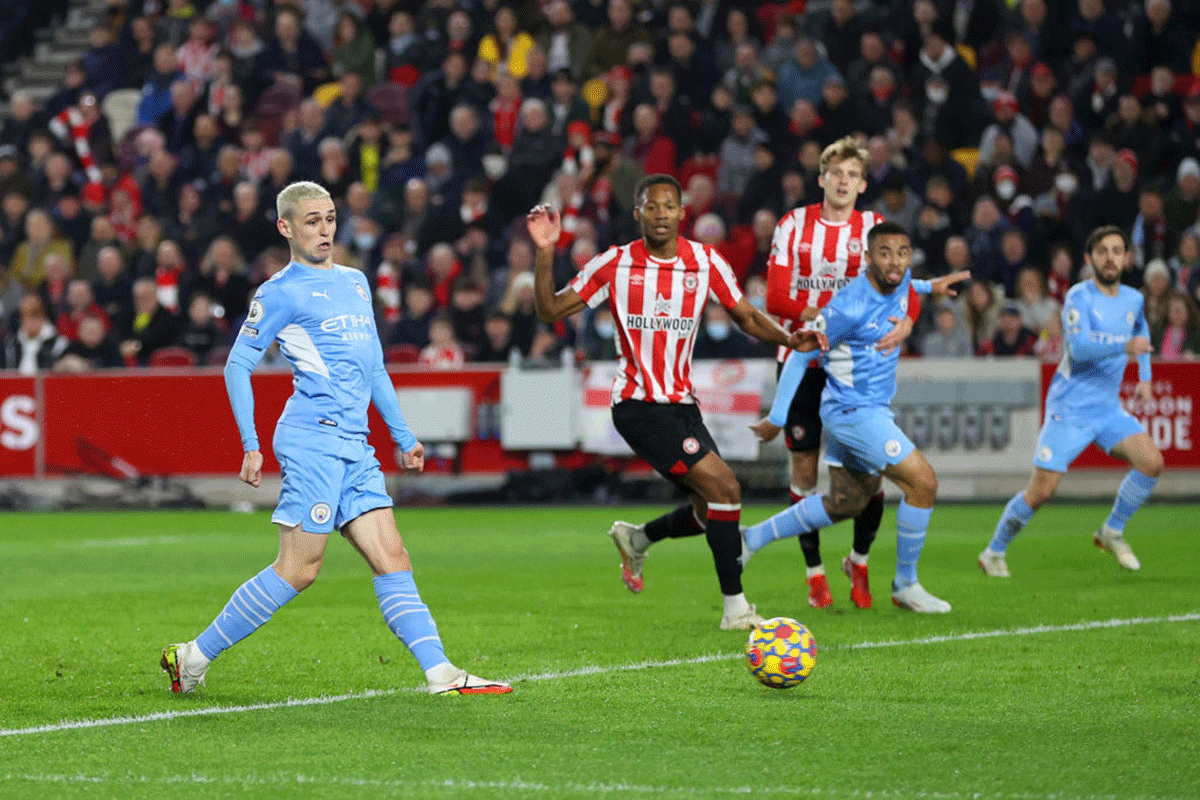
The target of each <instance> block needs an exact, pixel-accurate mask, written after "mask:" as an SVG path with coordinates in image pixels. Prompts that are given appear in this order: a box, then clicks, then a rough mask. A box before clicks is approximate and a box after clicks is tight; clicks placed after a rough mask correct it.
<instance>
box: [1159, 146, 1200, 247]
mask: <svg viewBox="0 0 1200 800" xmlns="http://www.w3.org/2000/svg"><path fill="white" fill-rule="evenodd" d="M1165 213H1166V216H1167V224H1168V225H1169V226H1170V227H1171V228H1172V229H1174V230H1176V231H1184V230H1187V229H1188V228H1189V227H1191V226H1192V225H1195V224H1196V219H1197V217H1198V216H1200V162H1197V161H1196V159H1194V158H1185V159H1183V160H1181V161H1180V162H1179V166H1178V167H1177V168H1176V170H1175V185H1174V186H1173V187H1171V190H1170V192H1168V193H1167V196H1166V209H1165Z"/></svg>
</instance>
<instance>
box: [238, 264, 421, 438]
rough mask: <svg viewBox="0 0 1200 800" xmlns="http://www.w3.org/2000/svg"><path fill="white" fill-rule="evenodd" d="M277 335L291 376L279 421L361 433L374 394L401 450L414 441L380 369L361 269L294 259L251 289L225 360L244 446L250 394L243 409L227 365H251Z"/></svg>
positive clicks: (351, 435)
mask: <svg viewBox="0 0 1200 800" xmlns="http://www.w3.org/2000/svg"><path fill="white" fill-rule="evenodd" d="M276 339H278V340H279V349H280V352H281V353H282V354H283V357H284V358H285V359H287V361H288V363H289V364H291V367H292V375H293V379H292V386H293V393H292V396H291V397H290V398H288V401H287V405H286V406H285V407H284V410H283V414H282V415H281V416H280V418H279V424H281V425H288V426H291V427H295V428H302V429H307V430H312V431H322V432H325V433H333V434H336V435H339V436H343V437H348V438H364V439H365V438H366V436H367V433H368V430H369V429H368V425H367V408H368V406H369V405H370V403H371V401H372V399H374V400H375V403H376V406H377V407H378V408H379V411H380V413H381V414H382V416H383V419H384V422H385V423H387V426H388V429H389V430H390V431H391V433H392V438H393V439H394V440H395V441H396V443H397V444H399V445H400V446H401V448H402V449H403V450H404V451H405V452H407V451H408V450H409V449H411V448H412V447H413V446H415V445H416V438H415V437H414V436H413V435H412V432H411V431H410V430H409V428H408V424H407V423H406V422H405V420H404V417H403V414H401V412H400V404H399V402H398V401H397V400H396V394H395V390H394V389H393V388H392V384H391V380H390V379H389V378H388V376H387V371H386V369H385V368H384V362H383V349H382V346H381V344H380V341H379V335H378V332H377V331H376V328H375V313H374V307H373V305H372V302H371V290H370V287H369V286H368V284H367V278H366V276H365V275H364V274H363V273H362V272H360V271H358V270H356V269H351V268H349V267H343V266H338V265H334V267H333V268H332V269H318V268H316V267H310V266H308V265H305V264H300V263H297V262H295V261H293V262H291V263H289V264H288V265H287V266H286V267H285V268H284V269H282V270H280V271H279V272H278V273H277V274H275V275H273V276H272V277H271V278H270V279H269V280H268V281H267V282H266V283H264V284H263V285H262V286H260V287H259V289H258V291H257V292H256V293H255V295H254V299H253V300H252V301H251V302H250V311H249V313H248V314H247V316H246V321H245V323H244V324H243V325H242V328H241V330H240V331H239V332H238V336H237V340H236V342H235V343H234V346H233V349H232V350H231V352H230V357H229V362H228V364H227V367H226V383H227V385H229V387H230V399H231V402H232V404H233V408H234V416H235V417H236V418H237V422H238V428H239V430H240V432H241V434H242V442H243V446H245V447H246V449H251V445H253V447H254V448H255V449H256V448H257V437H256V435H255V433H254V427H253V423H254V420H253V401H252V400H250V401H249V405H250V411H249V413H247V412H246V409H245V406H246V404H247V400H246V399H245V398H243V397H241V395H242V394H243V392H242V391H240V390H238V387H237V386H235V383H236V382H234V381H231V380H230V376H231V368H233V369H235V370H236V369H237V368H238V367H242V368H244V367H246V366H248V367H249V369H251V370H252V369H253V368H254V365H255V364H257V363H258V361H259V360H260V359H261V358H262V354H263V352H264V351H265V350H266V349H267V348H268V347H270V345H271V343H272V342H274V341H275V340H276Z"/></svg>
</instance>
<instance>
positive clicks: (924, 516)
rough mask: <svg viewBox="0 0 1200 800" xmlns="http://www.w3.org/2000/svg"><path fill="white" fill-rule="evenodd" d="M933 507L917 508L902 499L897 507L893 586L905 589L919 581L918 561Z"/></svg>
mask: <svg viewBox="0 0 1200 800" xmlns="http://www.w3.org/2000/svg"><path fill="white" fill-rule="evenodd" d="M932 515H933V509H932V508H916V507H914V506H910V505H909V504H908V503H907V502H906V501H904V500H901V501H900V507H899V508H897V509H896V580H895V582H894V583H893V588H896V589H903V588H904V587H905V586H909V585H911V584H914V583H916V582H917V561H918V559H920V558H921V549H922V548H924V547H925V533H926V531H927V530H928V529H929V518H930V517H931V516H932Z"/></svg>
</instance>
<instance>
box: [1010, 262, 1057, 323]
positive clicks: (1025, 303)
mask: <svg viewBox="0 0 1200 800" xmlns="http://www.w3.org/2000/svg"><path fill="white" fill-rule="evenodd" d="M1016 296H1017V299H1016V301H1015V302H1016V306H1017V309H1018V310H1019V311H1020V312H1021V323H1022V324H1023V325H1024V326H1025V327H1027V328H1029V329H1030V330H1032V331H1034V332H1035V333H1037V334H1038V335H1039V336H1041V335H1043V334H1044V333H1046V332H1047V331H1048V330H1049V329H1050V328H1051V321H1052V320H1057V319H1058V318H1059V316H1061V314H1062V305H1061V304H1060V303H1059V301H1057V300H1055V299H1054V298H1053V297H1050V296H1049V294H1048V292H1047V289H1046V276H1045V275H1043V274H1042V271H1041V270H1040V269H1038V268H1037V267H1034V266H1028V267H1024V268H1023V269H1022V270H1021V271H1020V272H1019V273H1018V274H1017V291H1016ZM1060 333H1061V331H1060Z"/></svg>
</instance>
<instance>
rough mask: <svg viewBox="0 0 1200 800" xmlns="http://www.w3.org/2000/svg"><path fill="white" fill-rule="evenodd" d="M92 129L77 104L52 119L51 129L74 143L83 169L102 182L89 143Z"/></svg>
mask: <svg viewBox="0 0 1200 800" xmlns="http://www.w3.org/2000/svg"><path fill="white" fill-rule="evenodd" d="M91 129H92V126H91V124H90V123H86V122H84V121H83V115H82V114H80V113H79V109H77V108H75V106H68V107H67V108H65V109H63V110H62V111H60V112H59V113H58V115H57V116H55V117H54V119H52V120H50V130H51V131H53V132H54V135H55V136H57V137H58V138H59V139H62V140H63V142H64V143H69V144H74V146H75V153H76V155H78V156H79V161H80V163H81V164H83V171H84V172H85V173H87V176H88V180H89V181H93V182H94V183H100V181H101V177H102V176H101V175H100V167H99V166H97V165H96V159H95V158H94V157H93V156H92V147H91V145H90V144H88V133H90V132H91Z"/></svg>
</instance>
